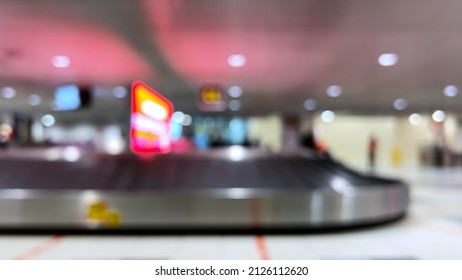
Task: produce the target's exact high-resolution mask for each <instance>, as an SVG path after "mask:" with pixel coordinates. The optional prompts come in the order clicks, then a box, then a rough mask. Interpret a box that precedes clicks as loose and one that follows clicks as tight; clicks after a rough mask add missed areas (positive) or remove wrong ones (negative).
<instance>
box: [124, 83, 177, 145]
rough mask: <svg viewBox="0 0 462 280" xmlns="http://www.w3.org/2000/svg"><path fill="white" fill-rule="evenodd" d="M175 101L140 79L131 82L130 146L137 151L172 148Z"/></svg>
mask: <svg viewBox="0 0 462 280" xmlns="http://www.w3.org/2000/svg"><path fill="white" fill-rule="evenodd" d="M172 114H173V105H172V103H171V102H170V101H169V100H168V99H166V98H165V97H163V96H162V95H160V94H159V93H158V92H156V91H155V90H153V89H151V88H149V87H148V86H147V85H145V84H144V83H142V82H140V81H136V82H134V83H133V84H132V108H131V123H130V148H131V150H132V151H133V152H135V153H166V152H169V151H170V148H171V140H170V120H171V117H172Z"/></svg>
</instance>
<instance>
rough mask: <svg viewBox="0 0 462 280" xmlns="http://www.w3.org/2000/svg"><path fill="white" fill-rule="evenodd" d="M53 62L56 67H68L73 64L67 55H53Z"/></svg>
mask: <svg viewBox="0 0 462 280" xmlns="http://www.w3.org/2000/svg"><path fill="white" fill-rule="evenodd" d="M51 64H53V66H54V67H56V68H67V67H69V66H70V65H71V59H70V58H69V57H68V56H65V55H57V56H53V58H52V59H51Z"/></svg>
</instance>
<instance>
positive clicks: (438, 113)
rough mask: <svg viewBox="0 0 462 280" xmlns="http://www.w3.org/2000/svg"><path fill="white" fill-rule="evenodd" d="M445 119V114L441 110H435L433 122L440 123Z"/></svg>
mask: <svg viewBox="0 0 462 280" xmlns="http://www.w3.org/2000/svg"><path fill="white" fill-rule="evenodd" d="M445 118H446V114H445V113H444V112H443V111H441V110H436V111H435V112H433V114H432V119H433V120H434V121H435V122H442V121H444V119H445Z"/></svg>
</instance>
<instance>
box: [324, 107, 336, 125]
mask: <svg viewBox="0 0 462 280" xmlns="http://www.w3.org/2000/svg"><path fill="white" fill-rule="evenodd" d="M334 119H335V113H334V112H332V111H330V110H326V111H324V112H322V114H321V120H322V121H323V122H325V123H331V122H333V121H334Z"/></svg>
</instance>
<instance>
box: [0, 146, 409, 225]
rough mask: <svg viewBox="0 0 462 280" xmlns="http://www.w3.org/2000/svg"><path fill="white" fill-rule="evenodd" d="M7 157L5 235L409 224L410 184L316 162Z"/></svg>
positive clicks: (248, 153)
mask: <svg viewBox="0 0 462 280" xmlns="http://www.w3.org/2000/svg"><path fill="white" fill-rule="evenodd" d="M54 149H55V150H54V153H53V157H50V156H49V155H50V151H44V152H43V155H40V153H39V155H35V156H31V155H32V153H31V155H26V156H22V157H17V156H1V155H0V232H7V231H35V232H36V231H50V230H51V231H84V232H104V231H111V232H130V231H133V232H139V231H152V232H169V231H177V232H182V231H185V232H191V231H207V230H212V231H223V232H228V231H229V232H237V231H240V230H243V231H246V230H257V231H265V230H269V231H290V230H307V231H310V230H314V231H316V230H329V229H342V228H349V227H356V226H365V225H372V224H378V223H383V222H388V221H393V220H396V219H398V218H400V217H402V216H403V215H404V214H405V212H406V210H407V207H408V204H409V190H408V187H407V185H406V184H405V183H403V182H401V181H398V180H389V179H383V178H376V177H371V176H365V175H361V174H359V173H357V172H354V171H352V170H350V169H348V168H346V167H345V166H343V165H342V164H340V163H338V162H336V161H334V160H331V159H328V158H322V157H319V156H318V155H315V154H310V153H308V152H306V153H297V154H273V153H269V152H265V151H261V150H251V149H244V148H242V147H230V148H223V149H218V150H209V151H202V152H193V153H187V154H165V155H156V156H154V157H145V158H139V157H136V156H134V155H119V156H108V155H96V154H91V153H85V152H79V154H78V155H79V157H78V158H77V157H74V158H72V161H69V158H67V160H65V158H62V157H60V156H59V155H60V154H59V153H60V152H62V151H60V150H56V149H57V148H54Z"/></svg>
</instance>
